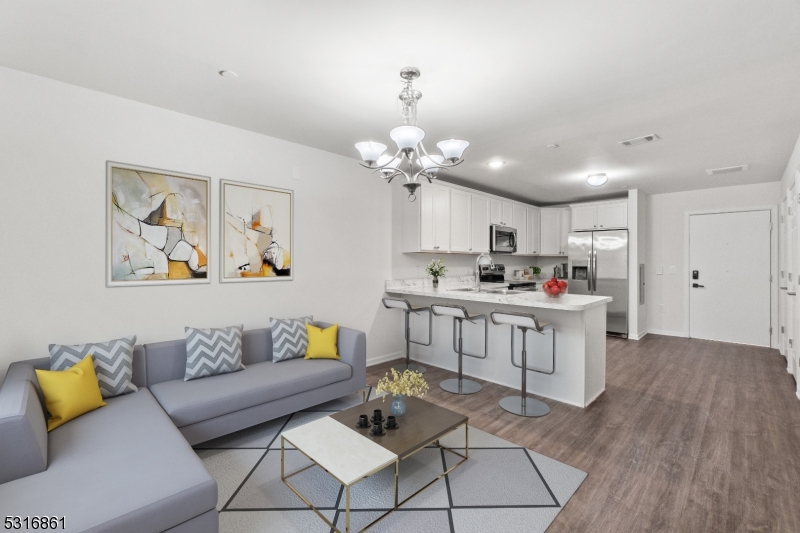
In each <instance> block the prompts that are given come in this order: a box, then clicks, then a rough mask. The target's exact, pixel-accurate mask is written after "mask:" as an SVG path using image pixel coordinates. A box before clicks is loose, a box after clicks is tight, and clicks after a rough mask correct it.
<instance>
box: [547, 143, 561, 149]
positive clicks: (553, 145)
mask: <svg viewBox="0 0 800 533" xmlns="http://www.w3.org/2000/svg"><path fill="white" fill-rule="evenodd" d="M547 147H548V148H558V147H559V146H558V145H557V144H548V145H547Z"/></svg>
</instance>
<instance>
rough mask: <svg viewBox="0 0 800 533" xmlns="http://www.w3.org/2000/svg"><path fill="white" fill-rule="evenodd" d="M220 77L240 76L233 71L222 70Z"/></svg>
mask: <svg viewBox="0 0 800 533" xmlns="http://www.w3.org/2000/svg"><path fill="white" fill-rule="evenodd" d="M219 75H220V76H222V77H223V78H238V77H239V75H238V74H236V73H235V72H233V71H232V70H220V71H219Z"/></svg>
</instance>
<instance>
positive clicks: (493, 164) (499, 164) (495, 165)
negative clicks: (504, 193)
mask: <svg viewBox="0 0 800 533" xmlns="http://www.w3.org/2000/svg"><path fill="white" fill-rule="evenodd" d="M487 164H488V165H489V166H490V167H492V168H500V167H502V166H503V165H505V164H506V162H505V161H491V162H489V163H487Z"/></svg>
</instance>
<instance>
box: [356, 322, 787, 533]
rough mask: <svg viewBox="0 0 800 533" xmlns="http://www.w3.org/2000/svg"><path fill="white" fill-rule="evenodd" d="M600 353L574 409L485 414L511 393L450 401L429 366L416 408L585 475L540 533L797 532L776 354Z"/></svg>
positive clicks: (672, 341)
mask: <svg viewBox="0 0 800 533" xmlns="http://www.w3.org/2000/svg"><path fill="white" fill-rule="evenodd" d="M607 352H608V353H607V378H606V392H605V393H604V394H603V395H601V396H600V398H599V399H598V400H597V401H596V402H595V403H593V404H592V405H591V406H589V407H588V408H586V409H579V408H577V407H572V406H568V405H564V404H560V403H558V402H554V401H550V400H545V401H546V402H547V404H548V405H550V407H551V408H552V411H551V413H550V414H549V415H548V416H545V417H543V418H538V419H523V418H519V417H516V416H514V415H512V414H509V413H506V412H505V411H503V410H502V409H501V408H500V407H499V406H498V405H497V402H498V401H499V400H500V398H502V397H503V396H506V395H509V394H511V389H508V388H506V387H502V386H500V385H495V384H493V383H488V382H484V381H481V380H478V381H480V382H481V383H482V384H483V386H484V389H483V390H482V391H481V392H480V393H478V394H475V395H472V396H455V395H451V394H448V393H446V392H444V391H443V390H441V389H440V388H439V387H438V383H439V382H440V381H441V380H443V379H446V378H450V377H453V376H454V375H455V374H454V373H452V372H449V371H446V370H442V369H439V368H435V367H430V366H429V367H428V368H429V369H428V372H427V373H426V374H425V378H426V379H427V380H428V383H429V384H430V385H431V392H430V393H429V394H428V396H427V397H426V399H428V400H430V401H433V402H435V403H437V404H439V405H442V406H445V407H448V408H450V409H453V410H454V411H458V412H460V413H463V414H465V415H467V416H469V417H470V425H472V426H475V427H477V428H480V429H482V430H484V431H488V432H490V433H492V434H495V435H497V436H499V437H502V438H505V439H507V440H510V441H512V442H514V443H516V444H519V445H522V446H525V447H527V448H530V449H533V450H535V451H537V452H539V453H542V454H544V455H547V456H549V457H552V458H554V459H557V460H559V461H563V462H565V463H567V464H569V465H572V466H575V467H577V468H580V469H581V470H584V471H586V472H588V473H589V476H588V478H587V479H586V481H585V482H584V484H583V485H582V486H581V488H580V489H579V490H578V492H577V493H576V494H575V496H574V497H573V498H572V500H570V502H569V504H568V505H567V506H566V507H565V508H564V510H563V511H562V512H561V514H559V515H558V517H557V518H556V520H555V522H554V523H553V524H552V526H551V527H550V529H549V530H548V533H557V532H588V531H600V532H617V531H618V532H623V531H625V532H628V531H630V532H644V531H647V532H657V531H680V532H687V533H699V532H703V533H711V532H720V533H723V532H724V533H729V532H738V531H759V532H778V531H779V532H800V400H798V399H797V397H796V396H795V392H794V391H795V382H794V379H793V378H792V377H791V376H790V375H789V374H787V372H786V362H785V360H784V358H783V357H782V356H781V355H780V354H779V353H778V352H777V350H770V349H766V348H756V347H750V346H740V345H735V344H726V343H720V342H711V341H701V340H696V339H684V338H676V337H664V336H658V335H647V336H646V337H645V338H644V339H642V340H641V341H627V340H622V339H615V338H608V350H607ZM443 356H445V357H451V358H454V357H455V355H454V354H452V353H448V354H444V355H443ZM391 364H392V363H391V362H390V363H383V364H380V365H376V366H373V367H370V368H368V369H367V381H368V383H369V384H371V385H375V384H376V383H377V381H378V379H380V377H382V376H383V374H384V373H385V372H386V370H388V368H389V367H390V366H391Z"/></svg>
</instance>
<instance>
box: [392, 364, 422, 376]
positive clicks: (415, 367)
mask: <svg viewBox="0 0 800 533" xmlns="http://www.w3.org/2000/svg"><path fill="white" fill-rule="evenodd" d="M392 370H397V371H398V372H400V373H401V374H402V373H403V372H405V371H406V370H411V371H412V372H419V373H420V374H424V373H425V371H426V370H428V369H427V368H425V367H424V366H422V365H418V364H416V363H409V364H405V363H400V364H399V365H394V366H393V367H392Z"/></svg>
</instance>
